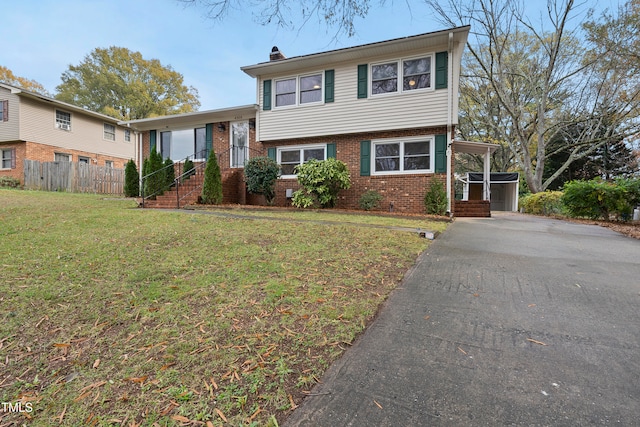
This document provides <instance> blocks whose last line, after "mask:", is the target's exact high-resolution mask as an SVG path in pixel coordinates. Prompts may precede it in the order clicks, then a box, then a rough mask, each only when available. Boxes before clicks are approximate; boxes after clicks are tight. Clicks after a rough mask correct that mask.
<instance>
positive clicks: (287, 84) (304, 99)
mask: <svg viewBox="0 0 640 427" xmlns="http://www.w3.org/2000/svg"><path fill="white" fill-rule="evenodd" d="M322 83H323V82H322V73H317V74H311V75H304V76H297V77H291V78H287V79H282V80H276V81H275V86H276V87H275V106H276V107H285V106H290V105H302V104H309V103H314V102H322Z"/></svg>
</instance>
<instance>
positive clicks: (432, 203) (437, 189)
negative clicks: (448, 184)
mask: <svg viewBox="0 0 640 427" xmlns="http://www.w3.org/2000/svg"><path fill="white" fill-rule="evenodd" d="M447 201H448V197H447V191H446V190H445V188H444V184H443V183H442V181H440V180H438V179H432V180H431V184H430V186H429V190H428V191H427V192H426V193H425V195H424V207H425V209H426V210H427V213H428V214H430V215H446V214H447Z"/></svg>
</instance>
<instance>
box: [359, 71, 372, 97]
mask: <svg viewBox="0 0 640 427" xmlns="http://www.w3.org/2000/svg"><path fill="white" fill-rule="evenodd" d="M368 80H369V65H368V64H361V65H358V98H366V97H367V95H368V93H369V83H368Z"/></svg>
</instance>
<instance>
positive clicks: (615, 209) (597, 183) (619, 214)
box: [562, 179, 633, 221]
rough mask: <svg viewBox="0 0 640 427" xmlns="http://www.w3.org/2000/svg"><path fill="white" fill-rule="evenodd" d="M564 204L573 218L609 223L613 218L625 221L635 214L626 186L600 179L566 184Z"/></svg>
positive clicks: (563, 197)
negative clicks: (599, 220) (600, 220)
mask: <svg viewBox="0 0 640 427" xmlns="http://www.w3.org/2000/svg"><path fill="white" fill-rule="evenodd" d="M629 186H630V185H629ZM562 202H563V203H564V205H565V207H566V209H567V212H568V214H569V215H570V216H573V217H584V218H589V219H603V220H605V221H608V220H610V219H611V217H612V216H615V217H616V218H617V219H625V218H626V217H628V216H629V215H630V214H631V212H633V206H632V204H631V203H630V202H631V200H630V198H628V197H627V189H626V188H625V186H624V185H619V184H616V183H612V182H605V181H602V180H600V179H592V180H590V181H571V182H568V183H566V184H565V185H564V195H563V196H562Z"/></svg>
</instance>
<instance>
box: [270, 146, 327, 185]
mask: <svg viewBox="0 0 640 427" xmlns="http://www.w3.org/2000/svg"><path fill="white" fill-rule="evenodd" d="M326 150H327V146H326V145H304V146H297V147H282V148H279V149H278V163H279V164H280V167H281V171H282V175H281V176H283V177H291V176H295V175H296V171H295V168H296V166H298V165H301V164H303V163H306V162H308V161H309V160H311V159H316V160H326V158H327V157H326Z"/></svg>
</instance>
